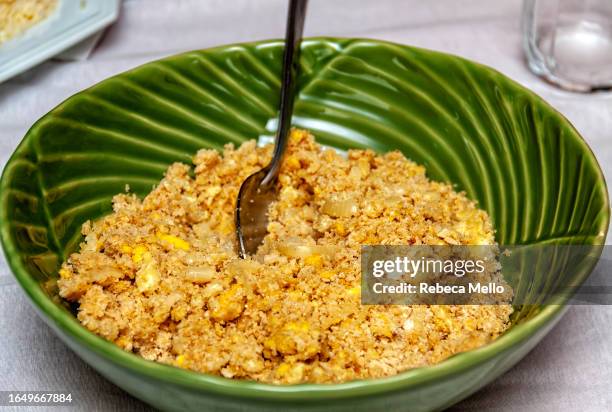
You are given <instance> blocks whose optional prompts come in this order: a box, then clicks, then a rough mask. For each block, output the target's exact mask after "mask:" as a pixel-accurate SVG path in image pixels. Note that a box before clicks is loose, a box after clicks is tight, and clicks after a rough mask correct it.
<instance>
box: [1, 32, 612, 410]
mask: <svg viewBox="0 0 612 412" xmlns="http://www.w3.org/2000/svg"><path fill="white" fill-rule="evenodd" d="M345 41H351V42H364V43H369V44H372V45H381V44H383V45H384V44H387V45H393V46H397V47H402V48H408V49H416V50H419V51H421V52H425V53H429V54H434V55H443V56H445V57H448V58H452V59H460V60H461V61H463V62H464V63H467V64H470V65H472V66H475V67H477V68H478V69H479V70H486V71H488V72H490V73H494V74H496V75H497V76H501V78H503V79H504V81H507V82H508V83H509V84H511V85H512V86H513V87H514V88H516V89H518V90H521V91H522V92H523V93H525V94H526V95H527V96H529V97H530V98H531V99H534V100H535V101H537V102H539V104H541V105H543V107H546V109H547V110H548V111H550V113H553V114H555V115H556V116H558V117H559V119H560V120H561V121H562V122H564V123H565V126H568V127H570V128H571V129H573V131H574V133H572V135H574V136H575V137H576V138H577V143H578V144H579V145H581V147H582V149H583V150H584V151H585V153H587V155H588V157H589V160H590V161H591V162H593V164H594V165H595V170H596V172H597V173H598V174H599V181H600V184H602V185H603V186H604V189H605V191H604V193H605V202H606V214H605V219H604V221H603V222H602V225H601V227H600V228H599V229H600V231H601V232H600V233H603V237H601V244H603V243H605V237H606V235H607V232H608V227H609V224H610V199H609V195H608V190H607V184H606V180H605V177H604V174H603V172H602V170H601V167H600V165H599V163H598V161H597V158H596V157H595V155H594V153H593V151H592V149H591V148H590V147H589V145H588V144H587V142H586V141H585V140H584V138H583V137H582V135H581V134H580V133H579V132H578V131H577V130H576V128H575V127H574V126H573V125H572V124H571V123H570V122H569V120H567V119H566V118H565V116H563V115H562V114H561V113H560V112H558V111H557V110H556V109H555V108H554V107H552V106H551V105H550V104H549V103H547V102H546V101H545V100H544V99H542V98H541V97H540V96H538V95H537V94H536V93H534V92H533V91H531V90H529V89H527V88H526V87H524V86H522V85H520V84H519V83H517V82H516V81H514V80H512V79H510V78H509V77H507V76H505V75H503V74H501V73H500V72H499V71H497V70H495V69H493V68H491V67H489V66H486V65H483V64H480V63H477V62H474V61H471V60H468V59H465V58H463V57H460V56H456V55H453V54H450V53H444V52H439V51H434V50H428V49H422V48H419V47H414V46H408V45H403V44H399V43H394V42H388V41H383V40H376V39H368V38H341V37H310V38H306V39H304V42H305V43H320V42H333V43H340V42H345ZM278 43H282V40H278V39H271V40H260V41H255V42H247V43H235V44H228V45H221V46H216V47H212V48H207V49H202V50H199V51H208V52H212V51H221V50H224V49H231V48H233V47H244V46H256V47H267V46H271V45H274V44H278ZM192 52H193V51H187V52H184V53H180V54H177V55H174V56H169V57H166V58H163V59H162V60H167V59H173V58H178V57H180V56H183V55H186V54H189V53H192ZM150 63H152V62H148V63H145V64H143V65H140V66H138V67H136V68H134V69H131V70H129V71H132V70H137V69H139V68H141V67H144V66H146V65H148V64H150ZM121 74H122V73H120V74H118V75H117V76H120V75H121ZM86 90H87V89H86ZM70 98H71V97H70ZM70 98H68V99H67V100H66V101H68V100H69V99H70ZM66 101H64V102H66ZM63 104H64V103H61V104H60V105H58V106H57V107H60V106H62V105H63ZM54 110H55V109H53V110H52V111H54ZM52 111H51V112H52ZM44 117H46V115H45V116H43V118H44ZM43 118H41V119H43ZM39 121H40V120H39ZM37 123H38V121H37V122H36V123H35V124H34V125H33V126H32V128H33V127H35V126H36V124H37ZM28 135H29V131H28V133H26V135H25V137H24V138H23V139H22V141H21V142H20V143H19V145H18V146H17V148H16V149H15V151H14V152H13V154H12V155H11V157H10V159H9V160H8V162H7V163H6V165H5V168H4V170H3V173H2V177H1V178H0V243H1V244H2V246H3V250H4V254H5V257H6V261H7V263H8V265H9V267H10V269H11V271H12V273H13V274H14V276H15V278H16V279H17V281H18V283H19V285H20V286H21V288H22V289H23V291H24V292H25V294H26V296H27V297H28V300H29V301H30V303H31V304H32V306H33V307H34V308H35V309H36V312H37V313H38V314H39V315H40V316H41V318H42V319H43V320H44V321H45V322H46V323H47V324H48V325H49V326H51V328H52V329H54V330H55V332H56V333H57V334H58V335H59V336H60V337H61V338H62V339H63V340H64V341H65V343H69V340H70V339H72V340H74V341H75V342H76V343H78V344H79V345H80V346H82V347H84V348H86V349H88V350H90V351H91V352H93V353H95V354H96V355H97V356H98V357H101V358H103V359H104V360H106V361H107V362H110V363H112V364H114V365H115V366H116V367H119V368H125V369H128V370H129V371H130V372H132V373H134V374H136V375H144V376H146V377H148V378H151V379H153V380H157V381H159V382H160V383H162V382H165V383H169V384H175V385H178V386H181V387H184V388H188V389H191V390H196V391H202V392H206V393H211V394H216V395H221V396H231V397H235V398H243V399H257V400H275V401H296V400H299V401H303V402H316V401H320V400H332V399H344V398H349V397H350V398H355V397H363V396H368V395H377V394H384V393H388V392H393V391H397V390H401V389H408V388H414V387H419V386H423V385H425V384H427V383H429V382H432V381H435V380H437V379H439V378H441V377H448V376H454V375H457V374H460V373H462V372H464V371H466V370H469V369H471V368H474V367H476V366H478V365H479V364H482V363H484V362H485V361H487V360H489V359H491V358H493V357H494V356H495V355H497V354H499V353H502V352H504V351H506V350H509V349H510V348H511V347H513V346H515V345H517V344H519V343H521V342H524V341H526V340H527V339H528V338H529V337H531V336H533V335H535V334H536V332H538V331H540V330H542V329H543V328H544V327H545V326H546V325H548V324H549V323H554V321H555V320H558V319H559V318H560V316H561V315H562V314H563V313H564V311H565V309H566V308H567V307H566V305H565V299H562V300H560V301H559V302H558V304H551V305H547V306H544V307H542V308H541V310H539V311H538V313H537V314H535V315H534V316H533V317H532V318H531V319H529V320H527V321H525V322H523V323H521V324H517V325H513V326H512V327H511V328H510V329H509V330H508V331H507V332H506V333H504V334H503V335H501V336H500V337H498V338H497V339H495V340H494V341H493V342H491V343H488V344H486V345H484V346H481V347H479V348H476V349H473V350H470V351H466V352H462V353H458V354H455V355H453V356H451V357H449V358H447V359H445V360H444V361H442V362H440V363H438V364H435V365H432V366H425V367H419V368H414V369H409V370H407V371H404V372H401V373H399V374H397V375H393V376H389V377H384V378H375V379H363V380H354V381H349V382H344V383H334V384H310V383H306V384H298V385H275V384H267V383H259V382H255V381H246V380H234V379H229V378H224V377H219V376H215V375H210V374H204V373H198V372H193V371H189V370H185V369H181V368H178V367H174V366H171V365H166V364H161V363H157V362H154V361H148V360H145V359H143V358H141V357H139V356H138V355H136V354H133V353H130V352H126V351H124V350H122V349H120V348H119V347H118V346H116V345H115V344H113V343H111V342H108V341H106V340H105V339H103V338H101V337H99V336H97V335H95V334H94V333H92V332H90V331H89V330H87V329H86V328H85V327H84V326H82V325H81V324H80V323H79V322H78V320H77V319H76V318H75V317H74V316H73V315H71V314H70V313H69V312H68V311H67V310H65V309H63V308H61V307H59V306H57V305H56V304H55V303H54V302H53V301H52V299H51V298H49V297H48V296H47V295H46V294H45V293H44V292H43V290H42V289H41V288H40V286H39V284H38V283H37V282H36V281H35V280H34V279H33V277H32V276H30V274H29V273H28V270H27V268H26V265H25V264H24V263H23V262H22V260H21V259H20V255H19V252H18V251H17V248H16V246H15V245H14V244H13V241H12V238H11V235H10V226H9V224H8V223H7V212H6V211H7V209H8V208H7V207H6V203H7V202H8V196H7V194H6V191H5V186H6V185H7V180H8V178H7V175H8V173H7V170H8V169H9V165H10V164H11V163H12V162H13V161H15V160H16V158H17V157H18V155H19V154H20V152H21V150H22V149H23V147H24V146H25V144H26V142H27V139H26V137H27V136H28ZM597 239H600V238H599V237H598V238H597ZM596 244H599V243H596ZM591 270H592V268H590V270H589V273H590V271H591ZM551 326H552V325H551ZM71 345H72V342H70V344H69V346H71Z"/></svg>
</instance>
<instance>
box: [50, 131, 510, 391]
mask: <svg viewBox="0 0 612 412" xmlns="http://www.w3.org/2000/svg"><path fill="white" fill-rule="evenodd" d="M270 156H271V147H270V146H267V147H264V148H257V147H256V144H255V142H254V141H249V142H246V143H244V144H243V145H241V146H240V147H239V148H238V149H235V148H234V147H233V146H232V145H227V146H226V147H225V150H224V153H223V156H221V155H220V154H219V153H217V152H216V151H214V150H201V151H199V152H198V153H197V155H196V156H195V158H194V164H195V177H193V178H192V177H190V175H189V170H190V168H189V166H187V165H185V164H179V163H177V164H173V165H172V166H170V168H169V169H168V171H167V172H166V175H165V177H164V179H163V180H162V181H161V183H160V184H159V185H158V186H157V187H156V188H155V189H154V190H153V191H152V192H151V193H150V194H149V195H148V196H146V197H145V198H144V200H142V201H141V200H139V199H138V198H137V197H136V196H134V195H130V194H121V195H117V196H116V197H115V198H114V201H113V206H114V213H113V214H110V215H108V216H106V217H104V218H102V219H100V220H98V221H96V222H93V223H90V222H88V223H86V224H85V225H84V226H83V234H84V235H85V240H84V242H83V243H82V244H81V249H80V252H79V253H75V254H73V255H72V256H71V257H70V258H69V260H68V261H67V262H66V263H65V264H64V265H63V266H62V269H61V271H60V280H59V287H60V294H61V296H63V297H64V298H66V299H68V300H70V301H75V302H78V303H79V311H78V319H79V320H80V322H81V323H82V324H83V325H84V326H85V327H87V328H88V329H89V330H91V331H92V332H94V333H96V334H98V335H100V336H102V337H104V338H105V339H108V340H110V341H112V342H114V343H115V344H117V345H118V346H120V347H121V348H123V349H125V350H126V351H132V352H134V353H137V354H139V355H140V356H142V357H143V358H145V359H149V360H154V361H158V362H162V363H166V364H171V365H176V366H179V367H182V368H188V369H192V370H195V371H200V372H206V373H212V374H216V375H222V376H225V377H228V378H240V379H252V380H257V381H262V382H269V383H279V384H293V383H299V382H327V383H333V382H343V381H348V380H352V379H362V378H375V377H383V376H389V375H393V374H396V373H398V372H401V371H403V370H406V369H409V368H413V367H418V366H424V365H429V364H434V363H436V362H439V361H441V360H443V359H445V358H447V357H448V356H450V355H453V354H455V353H458V352H461V351H466V350H469V349H472V348H475V347H478V346H481V345H483V344H486V343H488V342H490V341H491V340H493V339H495V338H496V337H497V336H498V335H500V334H501V333H502V332H504V331H505V330H506V329H507V328H508V326H509V315H510V313H511V311H512V309H511V306H510V305H489V306H485V305H480V306H477V305H463V306H427V305H413V306H365V305H361V304H360V289H359V284H360V273H361V269H360V264H359V254H360V246H361V245H362V244H493V243H494V236H493V230H492V226H491V223H490V221H489V218H488V216H487V214H486V213H485V212H484V211H482V210H479V209H478V208H477V207H476V205H475V204H474V203H473V202H472V201H470V200H468V199H467V198H466V197H465V196H464V194H461V193H456V192H455V191H453V189H452V187H451V186H450V185H447V184H443V183H438V182H432V181H430V180H428V179H427V178H426V176H425V169H424V168H423V167H422V166H419V165H416V164H415V163H413V162H411V161H409V160H407V159H406V158H405V157H404V156H403V155H402V154H400V153H399V152H391V153H387V154H385V155H376V154H375V153H374V152H372V151H370V150H365V151H364V150H352V151H349V154H348V159H345V158H343V157H342V156H340V155H339V154H337V153H336V152H335V151H333V150H324V149H321V147H320V146H319V145H317V144H316V143H315V141H314V138H313V137H312V136H311V135H310V134H308V133H307V132H305V131H299V130H294V131H293V132H292V136H291V141H290V145H289V148H288V153H287V157H286V160H285V162H284V165H283V168H282V170H281V175H280V180H279V184H280V186H281V190H280V197H279V200H278V202H276V203H275V204H273V206H272V207H271V209H270V224H269V232H270V233H269V235H268V236H267V237H266V238H265V240H264V244H263V246H262V247H260V249H259V251H258V253H257V254H256V255H255V256H253V257H251V258H248V259H245V260H241V259H239V258H238V256H237V254H236V251H235V234H234V224H233V213H234V204H235V200H236V196H237V192H238V189H239V187H240V184H241V183H242V181H243V180H244V179H245V178H246V177H247V176H248V175H250V174H251V173H253V172H254V171H256V170H258V169H260V168H261V167H263V166H264V165H265V164H267V162H268V161H269V159H270Z"/></svg>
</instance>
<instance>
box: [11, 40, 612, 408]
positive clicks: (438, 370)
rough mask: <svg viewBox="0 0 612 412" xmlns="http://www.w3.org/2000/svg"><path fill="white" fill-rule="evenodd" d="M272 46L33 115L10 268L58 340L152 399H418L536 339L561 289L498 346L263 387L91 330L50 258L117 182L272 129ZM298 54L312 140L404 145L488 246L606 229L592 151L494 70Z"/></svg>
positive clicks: (398, 403)
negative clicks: (156, 358) (469, 210)
mask: <svg viewBox="0 0 612 412" xmlns="http://www.w3.org/2000/svg"><path fill="white" fill-rule="evenodd" d="M281 54H282V44H281V43H280V42H278V41H265V42H259V43H251V44H242V45H233V46H225V47H219V48H216V49H210V50H203V51H196V52H190V53H186V54H182V55H179V56H175V57H171V58H168V59H165V60H162V61H158V62H153V63H150V64H146V65H144V66H142V67H139V68H137V69H134V70H132V71H130V72H127V73H124V74H121V75H119V76H117V77H114V78H111V79H109V80H106V81H104V82H102V83H100V84H98V85H96V86H94V87H92V88H91V89H88V90H86V91H84V92H82V93H79V94H77V95H75V96H73V97H71V98H70V99H68V100H67V101H65V102H64V103H62V104H61V105H60V106H58V107H57V108H56V109H54V110H53V111H51V112H50V113H49V114H47V115H46V116H44V117H43V118H42V119H41V120H39V121H38V122H37V123H36V124H35V125H34V126H33V127H32V128H31V129H30V131H29V132H28V134H27V135H26V137H25V138H24V140H23V142H22V143H21V144H20V145H19V147H18V149H17V150H16V152H15V153H14V155H13V157H12V158H11V159H10V161H9V163H8V165H7V166H6V169H5V170H4V174H3V176H2V181H1V186H0V190H1V194H0V222H1V225H0V230H1V235H2V244H3V246H4V251H5V254H6V257H7V260H8V262H9V264H10V267H11V268H12V270H13V272H14V274H15V276H16V278H17V280H18V281H19V283H20V284H21V286H22V287H23V289H24V291H25V293H26V294H27V295H28V297H29V298H30V300H31V301H32V303H33V305H34V307H35V308H36V309H37V310H38V312H39V313H40V315H41V316H42V318H43V319H44V320H45V321H46V322H47V323H48V324H49V326H50V327H51V328H53V330H55V332H56V333H57V334H58V336H60V337H61V339H63V340H64V342H66V344H67V345H68V346H70V347H71V348H72V349H73V350H74V351H75V352H76V353H77V354H78V355H79V356H80V357H81V358H83V359H84V360H85V361H86V362H87V363H89V364H90V365H92V366H93V367H94V368H95V369H96V370H98V371H99V372H100V373H101V374H102V375H104V376H105V377H107V378H108V379H109V380H111V381H112V382H114V383H115V384H117V385H118V386H120V387H121V388H123V389H125V390H126V391H128V392H129V393H131V394H132V395H134V396H136V397H138V398H140V399H142V400H144V401H146V402H148V403H149V404H151V405H153V406H155V407H157V408H160V409H168V410H228V411H229V410H240V411H246V410H269V409H273V408H276V409H279V410H308V411H315V410H328V409H333V410H338V411H351V412H354V411H362V410H363V411H370V410H376V409H383V408H384V409H385V410H412V411H425V410H436V409H441V408H444V407H447V406H449V405H451V404H453V403H455V402H457V401H459V400H461V399H463V398H465V397H466V396H468V395H469V394H471V393H473V392H475V391H476V390H478V389H479V388H481V387H482V386H483V385H486V384H487V383H488V382H490V381H491V380H493V379H495V378H496V377H497V376H499V375H500V374H502V373H503V372H504V371H506V370H508V369H509V368H510V367H511V366H512V365H514V364H515V363H516V362H518V361H519V360H520V359H521V358H522V357H523V356H524V355H525V354H526V353H527V352H529V351H530V350H531V349H532V348H533V347H534V346H535V345H536V344H537V343H538V341H540V339H542V337H543V336H544V335H545V334H546V333H547V332H548V331H549V330H550V329H551V328H552V327H553V325H554V324H555V322H556V321H558V320H559V318H560V316H561V315H562V313H563V312H564V305H563V304H562V303H563V302H559V303H561V304H559V305H555V306H545V307H531V308H530V309H528V310H527V309H524V308H523V309H522V310H518V311H517V314H516V315H515V317H514V320H513V322H514V325H513V327H512V328H511V329H510V330H509V331H508V332H507V333H506V334H504V335H503V336H502V337H500V338H499V339H497V340H496V341H495V342H493V343H492V344H489V345H487V346H485V347H482V348H479V349H477V350H473V351H470V352H466V353H463V354H459V355H456V356H453V357H452V358H450V359H448V360H446V361H444V362H442V363H440V364H438V365H436V366H433V367H427V368H419V369H413V370H410V371H407V372H405V373H402V374H400V375H397V376H394V377H390V378H386V379H377V380H365V381H354V382H349V383H344V384H338V385H297V386H273V385H265V384H259V383H254V382H246V381H233V380H228V379H223V378H219V377H215V376H209V375H203V374H197V373H192V372H189V371H185V370H181V369H177V368H174V367H171V366H165V365H161V364H156V363H153V362H149V361H145V360H143V359H141V358H139V357H137V356H135V355H132V354H129V353H127V352H124V351H122V350H121V349H119V348H118V347H116V346H114V345H113V344H111V343H108V342H106V341H104V340H103V339H101V338H99V337H97V336H95V335H93V334H91V333H90V332H88V331H87V330H86V329H85V328H83V327H82V326H80V324H79V323H78V322H77V320H76V319H75V317H74V316H73V314H72V313H71V312H70V310H69V309H68V308H67V307H66V306H65V305H64V304H63V303H62V302H61V300H60V299H59V298H58V296H57V287H56V282H55V279H56V277H57V269H58V265H59V264H60V262H61V261H62V260H63V259H64V258H65V257H66V256H67V255H68V254H69V253H70V252H71V251H73V250H74V249H75V248H76V247H77V245H78V243H79V240H80V234H79V230H80V226H81V224H82V223H83V222H84V221H85V220H87V219H94V218H97V217H99V216H101V215H103V214H105V213H108V212H109V211H110V210H111V204H110V199H111V197H112V196H113V194H115V193H119V192H122V191H123V190H124V186H125V184H126V183H127V184H129V185H130V187H131V188H132V190H133V191H135V192H136V193H138V194H140V195H144V194H146V193H147V192H148V191H150V189H151V186H152V185H153V184H155V183H156V182H157V181H159V179H160V178H161V176H162V173H163V171H164V169H165V168H166V167H167V166H168V164H170V163H171V162H174V161H185V162H189V161H190V156H191V155H192V154H193V153H194V152H195V151H196V150H198V149H199V148H201V147H212V148H221V146H222V145H224V144H225V143H228V142H233V143H240V142H242V141H244V140H247V139H253V138H257V137H258V136H261V135H272V134H273V130H274V126H275V122H274V118H275V115H276V107H277V99H278V95H279V87H280V82H279V73H280V62H281ZM301 64H302V74H301V77H300V79H299V85H300V92H299V98H298V101H297V104H296V106H295V116H294V124H295V126H297V127H301V128H305V129H309V130H311V131H312V132H313V133H314V134H315V135H316V136H317V137H318V139H319V140H320V141H321V142H322V143H324V144H328V145H332V146H336V147H339V148H349V147H360V148H363V147H371V148H374V149H375V150H377V151H386V150H390V149H400V150H401V151H403V152H404V153H405V154H406V155H407V157H409V158H411V159H413V160H415V161H417V162H419V163H422V164H424V165H425V166H426V167H427V170H428V173H429V176H430V177H431V178H433V179H438V180H443V181H448V182H452V183H454V184H456V185H457V187H458V189H460V190H465V191H466V193H467V194H468V196H469V197H471V198H473V199H475V200H477V201H478V202H479V204H480V206H481V207H483V208H484V209H486V210H487V211H488V212H489V214H490V215H491V217H492V219H493V221H494V224H495V227H496V229H497V241H498V242H499V243H503V244H533V243H557V242H565V243H567V242H570V243H572V242H573V243H580V244H602V243H603V242H604V239H605V234H606V232H607V228H608V222H609V210H610V208H609V201H608V194H607V189H606V185H605V182H604V178H603V175H602V172H601V170H600V168H599V166H598V164H597V161H596V160H595V157H594V156H593V154H592V153H591V151H590V150H589V148H588V147H587V145H586V144H585V142H584V140H583V139H582V138H581V137H580V136H579V135H578V133H577V132H576V130H574V128H573V127H572V126H571V125H570V124H569V123H568V121H567V120H566V119H565V118H564V117H563V116H561V115H560V114H559V113H558V112H556V111H555V110H553V109H552V108H551V107H550V106H549V105H548V104H546V103H545V102H543V101H542V100H541V99H540V98H539V97H537V96H536V95H534V94H533V93H531V92H529V91H528V90H525V89H524V88H522V87H520V86H519V85H518V84H516V83H514V82H513V81H511V80H509V79H508V78H506V77H504V76H503V75H501V74H500V73H498V72H496V71H494V70H491V69H489V68H487V67H484V66H481V65H479V64H475V63H472V62H469V61H466V60H463V59H461V58H458V57H454V56H449V55H446V54H442V53H436V52H432V51H426V50H421V49H415V48H412V47H407V46H401V45H396V44H390V43H384V42H379V41H374V40H338V39H310V40H307V41H305V42H304V44H303V53H302V62H301ZM529 281H531V280H529ZM540 281H542V280H541V279H540V280H534V281H533V282H540ZM551 367H553V366H552V365H551ZM66 373H69V371H66Z"/></svg>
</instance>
